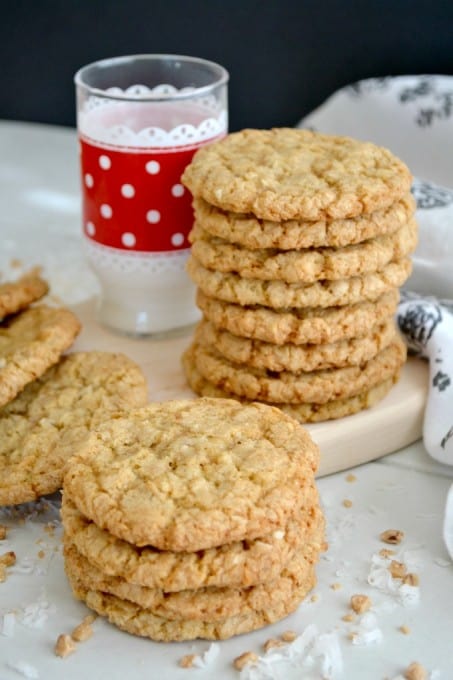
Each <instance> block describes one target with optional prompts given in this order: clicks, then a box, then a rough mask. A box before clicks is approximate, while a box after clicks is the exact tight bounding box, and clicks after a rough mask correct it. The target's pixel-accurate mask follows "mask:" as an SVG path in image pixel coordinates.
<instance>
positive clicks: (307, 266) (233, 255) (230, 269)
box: [191, 220, 418, 283]
mask: <svg viewBox="0 0 453 680" xmlns="http://www.w3.org/2000/svg"><path fill="white" fill-rule="evenodd" d="M417 234H418V228H417V223H416V221H415V220H411V221H410V222H408V223H407V224H405V225H403V226H402V227H401V228H400V229H398V230H397V231H395V232H393V233H392V234H387V235H385V236H378V237H376V238H374V239H371V240H369V241H364V242H363V243H359V244H356V245H350V246H345V247H344V248H320V249H308V250H307V249H305V250H289V251H280V250H275V249H260V250H248V249H247V248H243V247H242V246H237V245H235V244H231V243H228V242H226V241H224V240H222V239H219V238H217V237H211V236H209V234H208V233H207V232H205V231H203V229H200V228H199V227H195V228H194V229H193V230H192V233H191V240H192V253H193V255H194V257H195V258H196V259H197V261H198V262H199V263H200V264H201V265H202V266H203V267H205V268H206V269H213V270H214V271H219V272H224V273H236V274H239V275H240V276H241V277H243V278H245V279H260V280H262V281H273V280H278V281H285V282H287V283H313V282H315V281H320V280H321V279H324V280H328V281H337V280H339V279H348V278H350V277H352V276H360V275H361V274H367V273H368V272H376V271H379V270H380V269H382V268H383V267H384V266H385V265H386V264H388V263H389V262H394V261H395V260H401V259H402V258H404V257H406V256H407V255H409V253H411V252H413V250H415V247H416V245H417Z"/></svg>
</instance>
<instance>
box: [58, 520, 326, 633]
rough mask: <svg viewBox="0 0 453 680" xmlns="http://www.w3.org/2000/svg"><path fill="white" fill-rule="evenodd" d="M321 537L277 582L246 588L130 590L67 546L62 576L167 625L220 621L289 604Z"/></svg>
mask: <svg viewBox="0 0 453 680" xmlns="http://www.w3.org/2000/svg"><path fill="white" fill-rule="evenodd" d="M319 534H320V535H319V538H315V542H314V544H310V543H307V544H306V545H303V546H299V549H298V550H297V553H296V554H295V555H294V556H293V558H292V559H291V560H290V561H289V562H288V564H287V565H286V566H285V567H284V569H283V570H282V572H281V574H279V575H278V576H277V577H276V578H275V579H273V580H272V581H268V582H265V583H261V584H259V585H255V586H250V587H248V588H236V587H232V588H229V587H225V588H200V589H198V590H182V591H179V592H174V593H166V592H165V591H163V590H160V589H158V588H147V587H144V586H139V585H134V584H131V583H127V581H124V580H123V579H121V578H118V577H116V576H106V575H104V574H103V573H102V571H100V570H99V569H97V568H96V567H94V566H93V565H92V564H90V562H89V561H88V560H87V559H86V558H85V557H83V555H81V554H80V553H79V552H78V551H77V549H76V548H74V546H72V545H71V544H70V543H67V542H66V543H65V546H64V561H65V571H66V573H67V574H68V575H69V576H70V578H75V579H76V580H77V581H80V582H81V583H83V584H84V586H85V587H87V588H89V589H90V590H95V591H101V592H103V593H109V594H110V595H114V596H115V597H118V598H120V599H121V600H128V601H129V602H133V603H134V604H137V605H139V606H140V607H142V608H143V609H146V610H148V611H149V612H150V613H152V614H153V615H155V616H161V617H164V618H165V619H168V620H170V621H205V622H214V621H222V620H225V619H227V618H230V617H232V616H240V615H250V614H253V613H254V612H255V611H260V610H263V609H265V608H267V607H269V608H270V609H272V608H274V607H276V606H278V603H279V601H280V600H281V599H283V600H288V599H290V598H291V595H292V592H293V590H294V588H295V587H296V588H297V585H299V584H302V583H306V582H307V581H310V580H311V576H312V572H313V565H314V564H316V562H317V561H318V559H319V552H320V549H319V548H320V546H321V544H322V541H323V538H322V531H320V532H319Z"/></svg>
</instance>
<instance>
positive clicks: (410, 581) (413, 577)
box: [403, 572, 420, 586]
mask: <svg viewBox="0 0 453 680" xmlns="http://www.w3.org/2000/svg"><path fill="white" fill-rule="evenodd" d="M403 583H405V584H406V585H408V586H418V585H420V579H419V576H418V574H413V573H412V572H410V573H409V574H405V575H404V576H403Z"/></svg>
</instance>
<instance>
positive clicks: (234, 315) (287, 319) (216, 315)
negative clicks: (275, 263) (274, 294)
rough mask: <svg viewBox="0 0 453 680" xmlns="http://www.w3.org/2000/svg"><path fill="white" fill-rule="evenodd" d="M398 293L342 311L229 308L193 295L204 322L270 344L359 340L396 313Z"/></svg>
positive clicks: (224, 303) (260, 307)
mask: <svg viewBox="0 0 453 680" xmlns="http://www.w3.org/2000/svg"><path fill="white" fill-rule="evenodd" d="M398 300H399V292H398V290H397V289H396V288H393V289H390V290H389V292H387V293H384V294H383V295H382V296H381V297H380V298H378V299H377V300H376V301H374V302H359V303H356V304H354V305H345V306H344V307H327V308H321V307H314V308H310V307H308V308H304V307H301V308H297V307H296V308H286V307H285V308H281V309H270V308H268V307H262V306H258V305H256V306H251V305H250V306H244V307H242V306H241V305H237V304H230V303H228V302H224V301H223V300H217V299H216V298H212V297H209V296H207V295H205V294H204V293H203V292H202V291H201V290H198V291H197V305H198V307H199V308H200V309H201V310H202V312H203V314H204V316H205V317H206V319H209V321H211V323H212V324H213V325H214V326H216V327H217V328H220V329H225V330H227V331H230V333H232V334H233V335H239V336H242V337H245V338H251V339H256V340H262V341H264V342H271V343H273V344H276V345H283V344H286V343H292V344H295V345H298V344H306V343H327V342H337V341H339V340H343V339H345V338H354V337H363V336H365V335H367V333H369V330H370V328H373V327H374V326H376V325H377V324H381V323H383V322H384V321H385V319H387V318H388V317H390V316H393V314H394V313H395V312H396V308H397V305H398Z"/></svg>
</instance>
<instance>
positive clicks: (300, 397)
mask: <svg viewBox="0 0 453 680" xmlns="http://www.w3.org/2000/svg"><path fill="white" fill-rule="evenodd" d="M183 182H184V183H185V185H186V186H187V187H188V188H189V189H190V191H191V192H192V194H193V196H194V208H195V225H194V228H193V230H192V233H191V240H192V254H191V258H190V260H189V264H188V271H189V274H190V276H191V278H192V279H193V281H194V282H195V283H196V284H197V286H198V292H197V303H198V306H199V307H200V309H201V310H202V312H203V319H202V321H201V323H200V324H199V326H198V328H197V330H196V333H195V338H194V341H193V343H192V345H191V347H190V348H189V349H188V350H187V351H186V352H185V354H184V357H183V365H184V369H185V373H186V376H187V379H188V381H189V384H190V386H191V387H192V389H194V391H195V392H197V393H198V394H201V395H209V396H232V397H235V398H237V399H240V400H242V401H247V400H259V401H263V402H266V403H273V404H275V405H278V406H280V407H281V408H282V409H284V410H286V411H287V412H289V413H291V414H292V415H293V416H295V417H296V418H298V419H299V420H300V421H302V422H311V421H317V420H326V419H329V418H338V417H342V416H345V415H348V414H352V413H355V412H357V411H359V410H361V409H363V408H367V407H369V406H371V405H372V404H374V403H375V402H376V401H378V400H379V399H381V398H382V397H383V396H384V395H385V394H386V393H387V392H388V390H389V389H390V388H391V386H392V385H393V384H394V382H396V380H397V379H398V376H399V373H400V369H401V366H402V364H403V363H404V361H405V358H406V351H405V347H404V344H403V342H402V341H401V339H400V337H399V335H398V333H397V330H396V326H395V322H394V318H393V316H394V312H395V309H396V306H397V303H398V288H399V287H400V286H401V285H402V284H403V283H404V282H405V281H406V279H407V278H408V276H409V274H410V272H411V260H410V257H409V256H410V253H411V252H412V251H413V250H414V249H415V246H416V243H417V225H416V222H415V220H414V210H415V203H414V200H413V199H412V197H411V194H410V185H411V174H410V172H409V170H408V168H407V167H406V166H405V165H404V163H403V162H402V161H400V160H399V159H397V158H396V157H395V156H393V155H392V154H391V153H390V152H389V151H388V150H386V149H383V148H381V147H377V146H375V145H373V144H370V143H363V142H359V141H356V140H353V139H350V138H344V137H333V136H328V135H322V134H318V133H314V132H310V131H307V130H296V129H284V128H282V129H274V130H243V131H242V132H239V133H234V134H231V135H229V136H228V137H226V138H225V139H224V140H222V141H220V142H217V143H215V144H212V145H210V146H207V147H204V148H203V149H201V150H200V151H199V152H197V154H196V155H195V157H194V159H193V161H192V163H191V164H190V165H189V166H188V167H187V168H186V170H185V172H184V174H183Z"/></svg>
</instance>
